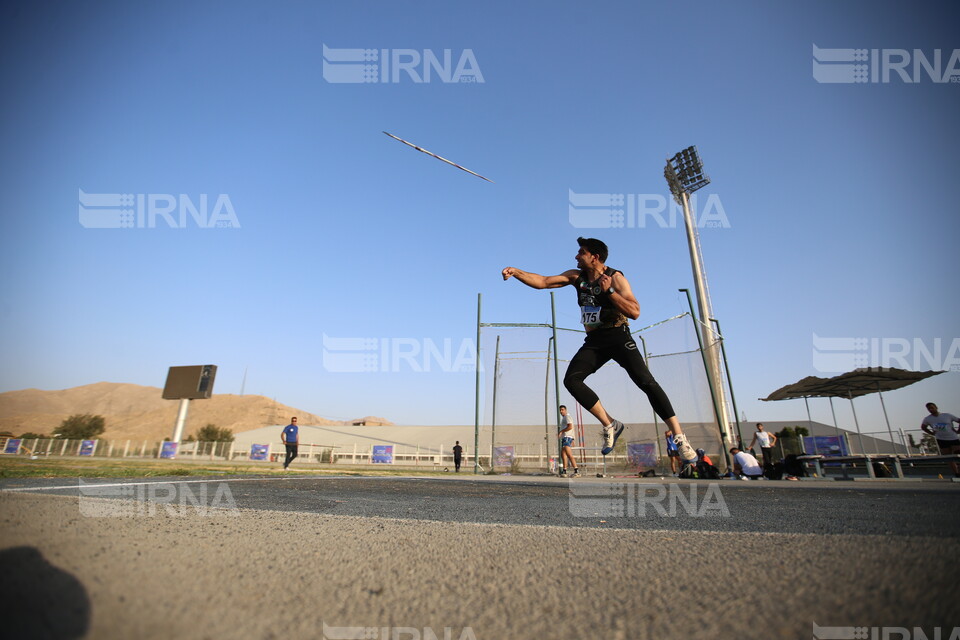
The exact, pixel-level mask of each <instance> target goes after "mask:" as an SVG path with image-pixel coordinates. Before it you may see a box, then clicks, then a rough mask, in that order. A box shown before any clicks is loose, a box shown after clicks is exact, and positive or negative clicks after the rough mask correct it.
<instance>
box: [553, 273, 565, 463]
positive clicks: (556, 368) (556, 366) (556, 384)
mask: <svg viewBox="0 0 960 640" xmlns="http://www.w3.org/2000/svg"><path fill="white" fill-rule="evenodd" d="M550 325H551V327H552V329H553V388H554V394H553V395H554V400H555V402H554V404H555V405H556V411H557V425H559V424H560V362H559V361H558V360H557V305H556V300H555V298H554V295H553V291H551V292H550ZM562 451H563V448H562V447H561V446H560V439H559V438H557V460H558V461H560V460H563V456H562V455H561V452H562ZM557 464H558V466H559V462H558V463H557Z"/></svg>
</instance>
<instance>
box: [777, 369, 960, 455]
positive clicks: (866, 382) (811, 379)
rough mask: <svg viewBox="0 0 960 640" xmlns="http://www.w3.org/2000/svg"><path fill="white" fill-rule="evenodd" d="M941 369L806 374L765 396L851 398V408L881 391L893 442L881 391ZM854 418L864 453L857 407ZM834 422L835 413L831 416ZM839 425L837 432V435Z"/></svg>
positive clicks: (897, 386)
mask: <svg viewBox="0 0 960 640" xmlns="http://www.w3.org/2000/svg"><path fill="white" fill-rule="evenodd" d="M941 373H944V372H943V371H907V370H906V369H895V368H893V367H869V368H865V369H854V370H853V371H848V372H847V373H843V374H841V375H839V376H834V377H832V378H818V377H817V376H808V377H806V378H804V379H803V380H800V381H798V382H794V383H793V384H788V385H787V386H785V387H780V388H779V389H777V390H776V391H774V392H773V393H771V394H770V395H769V396H767V397H766V398H762V400H764V401H770V400H791V399H794V398H803V399H804V402H806V401H807V400H806V399H807V398H847V399H849V400H850V408H851V409H853V399H854V398H858V397H860V396H865V395H867V394H870V393H879V394H880V404H881V406H883V419H884V420H885V421H886V423H887V432H888V434H889V436H890V442H893V441H894V439H893V428H892V427H891V426H890V418H889V417H888V416H887V407H886V405H885V404H884V403H883V392H884V391H892V390H894V389H900V388H901V387H906V386H909V385H911V384H913V383H914V382H919V381H921V380H924V379H926V378H929V377H931V376H936V375H939V374H941ZM830 409H831V411H832V410H833V400H832V399H831V400H830ZM807 419H808V420H809V419H810V407H809V406H807ZM853 420H854V422H855V423H856V426H857V437H858V438H859V439H860V452H861V453H863V452H864V449H863V437H862V435H861V433H860V421H859V420H857V412H856V409H853ZM834 422H836V415H834ZM839 433H840V431H839V427H837V434H838V435H839Z"/></svg>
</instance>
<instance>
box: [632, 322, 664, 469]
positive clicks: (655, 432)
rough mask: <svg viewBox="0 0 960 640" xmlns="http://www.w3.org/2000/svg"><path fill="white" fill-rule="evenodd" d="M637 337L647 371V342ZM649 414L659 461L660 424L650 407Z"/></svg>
mask: <svg viewBox="0 0 960 640" xmlns="http://www.w3.org/2000/svg"><path fill="white" fill-rule="evenodd" d="M637 337H638V338H640V344H641V345H643V362H644V363H645V364H646V365H647V369H649V368H650V356H648V355H647V341H646V340H644V339H643V336H642V335H640V334H639V333H638V334H637ZM650 409H651V412H652V413H653V441H654V442H655V443H656V445H657V460H660V456H661V453H660V422H659V421H658V420H657V412H656V411H653V407H652V406H651V407H650Z"/></svg>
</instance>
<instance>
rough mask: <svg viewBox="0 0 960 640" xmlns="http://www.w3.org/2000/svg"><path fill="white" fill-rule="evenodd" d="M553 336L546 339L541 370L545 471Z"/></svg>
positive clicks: (548, 430) (548, 435) (548, 460)
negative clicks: (545, 364) (544, 360)
mask: <svg viewBox="0 0 960 640" xmlns="http://www.w3.org/2000/svg"><path fill="white" fill-rule="evenodd" d="M552 344H553V336H550V339H549V340H547V366H546V369H544V372H543V450H544V451H546V452H547V460H546V463H547V471H550V360H551V358H550V353H551V350H552V349H551V347H550V345H552Z"/></svg>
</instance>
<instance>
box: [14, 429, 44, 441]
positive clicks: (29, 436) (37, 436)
mask: <svg viewBox="0 0 960 640" xmlns="http://www.w3.org/2000/svg"><path fill="white" fill-rule="evenodd" d="M49 437H50V436H45V435H43V434H42V433H34V432H33V431H27V432H26V433H21V434H20V438H21V439H23V440H34V439H36V440H45V439H47V438H49Z"/></svg>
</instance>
